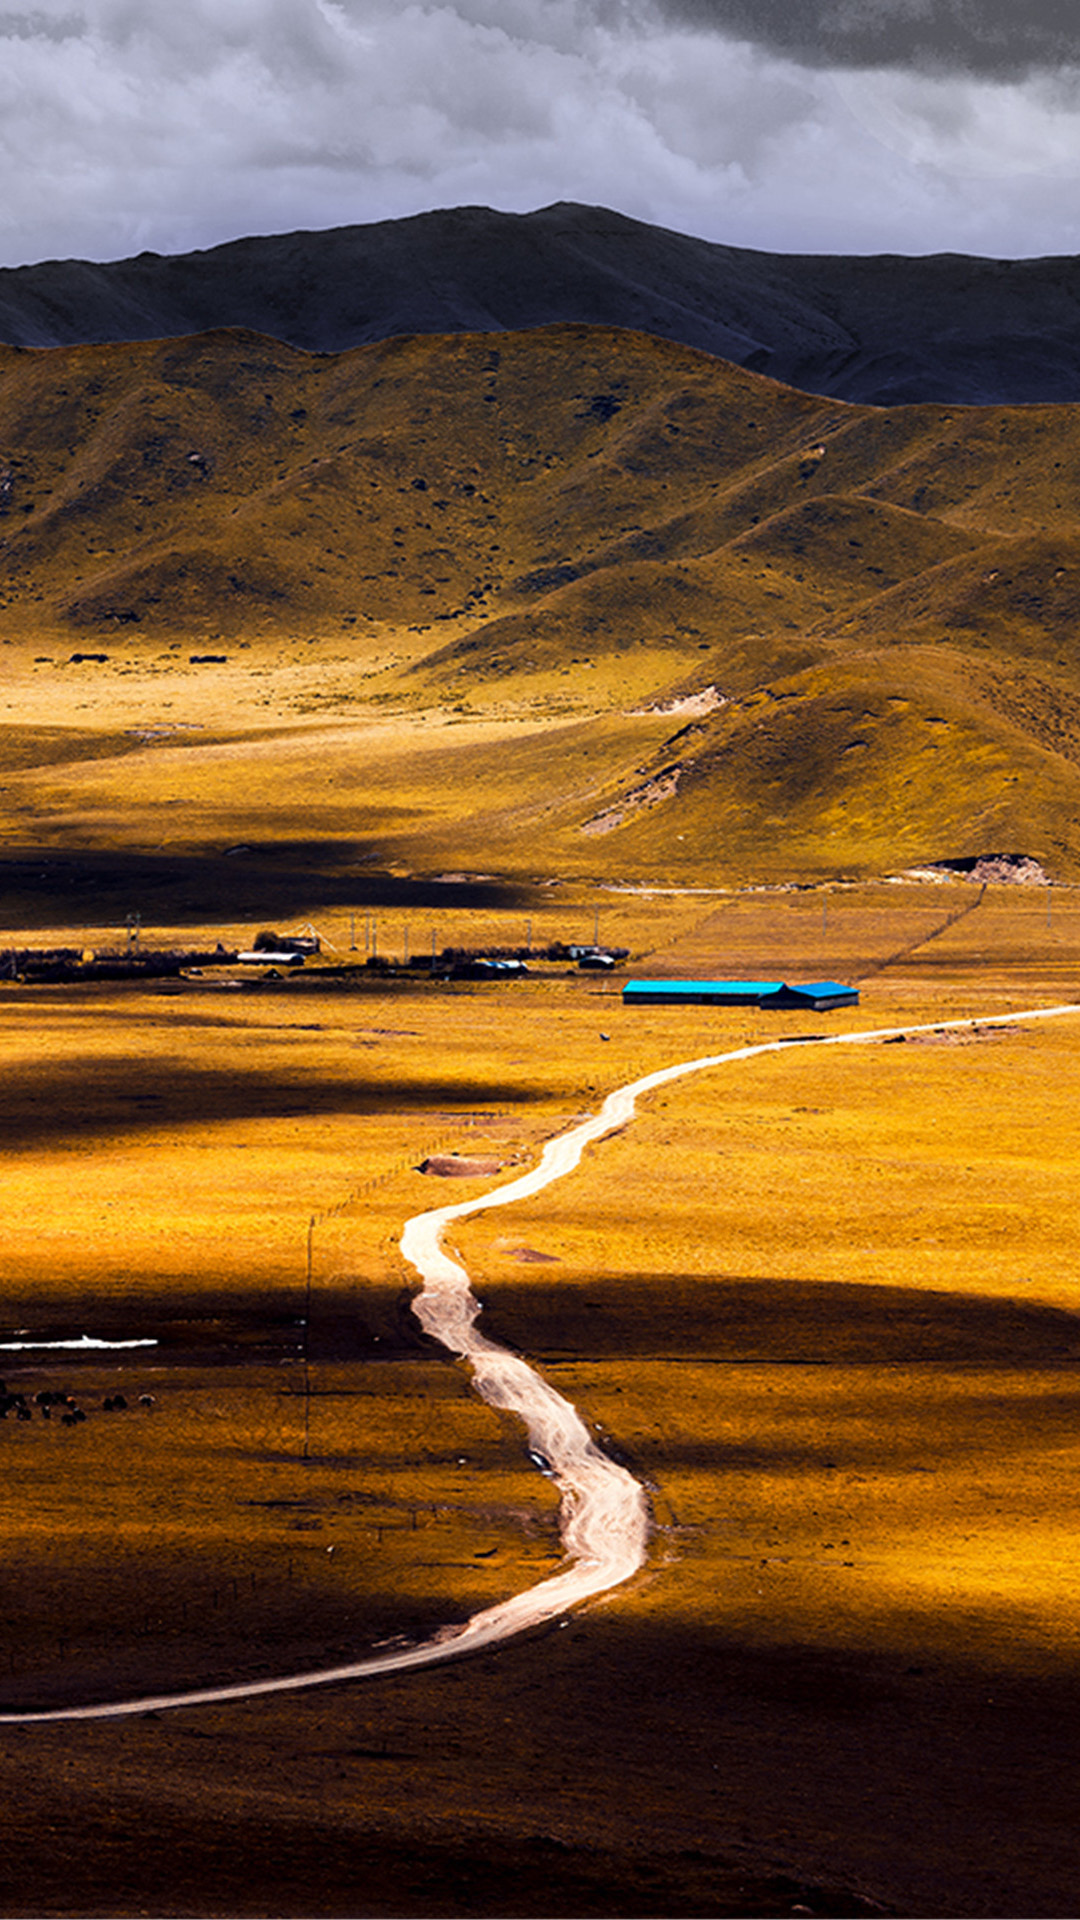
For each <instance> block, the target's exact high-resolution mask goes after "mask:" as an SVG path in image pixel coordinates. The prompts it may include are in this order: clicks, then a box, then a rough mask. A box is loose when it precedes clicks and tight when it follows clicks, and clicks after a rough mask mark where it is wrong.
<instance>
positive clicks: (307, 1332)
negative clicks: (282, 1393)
mask: <svg viewBox="0 0 1080 1920" xmlns="http://www.w3.org/2000/svg"><path fill="white" fill-rule="evenodd" d="M314 1248H315V1215H314V1214H312V1216H311V1218H310V1220H309V1221H308V1230H307V1281H306V1284H305V1287H304V1459H305V1460H306V1459H307V1457H308V1443H309V1441H310V1438H311V1269H312V1265H313V1255H314Z"/></svg>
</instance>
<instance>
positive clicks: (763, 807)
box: [0, 327, 1080, 883]
mask: <svg viewBox="0 0 1080 1920" xmlns="http://www.w3.org/2000/svg"><path fill="white" fill-rule="evenodd" d="M1078 476H1080V415H1078V414H1077V412H1076V410H1075V409H1073V408H1071V407H1054V406H1045V407H1023V408H1007V407H993V408H963V407H946V406H939V405H922V406H908V407H894V408H889V409H887V410H885V409H880V408H874V407H865V406H854V405H848V404H845V403H843V402H839V401H836V400H826V399H818V398H814V397H812V396H810V395H807V394H805V393H803V392H800V391H796V390H793V389H791V388H787V387H783V386H780V385H778V384H776V383H775V382H773V381H771V380H768V379H766V378H764V377H762V376H760V375H756V374H753V373H750V372H747V371H746V370H744V369H740V368H737V367H735V366H732V365H730V364H728V363H725V362H722V361H718V360H716V359H714V358H712V357H710V356H708V355H705V354H702V353H696V352H694V351H692V350H690V349H687V348H684V347H679V346H674V345H671V344H669V343H666V342H661V341H657V340H655V339H648V338H646V337H644V336H642V335H639V334H633V333H625V332H619V331H608V330H603V329H599V328H594V327H551V328H546V329H540V330H533V331H529V332H526V333H519V334H504V335H501V336H499V337H493V336H491V335H478V334H460V335H455V336H448V337H416V338H406V339H396V340H392V341H386V342H382V343H379V344H376V345H373V346H370V347H366V348H359V349H355V350H353V351H350V352H348V353H344V354H341V355H337V356H326V355H309V354H306V353H303V352H299V351H296V350H293V349H290V348H288V347H285V346H282V345H280V344H278V343H276V342H274V341H271V340H269V339H267V338H265V337H260V336H257V335H253V334H246V333H243V332H233V331H224V332H219V333H214V334H208V335H202V336H198V337H195V338H191V339H186V340H180V341H167V342H149V343H143V344H136V345H127V346H123V347H118V346H98V347H81V348H73V349H69V350H62V351H61V350H58V351H55V352H50V353H40V352H35V351H27V350H21V349H17V348H6V349H2V350H0V551H2V554H3V586H2V604H0V642H2V644H3V649H4V652H3V655H2V656H0V657H2V658H3V659H4V661H5V663H6V679H7V682H8V687H9V693H8V709H7V714H6V716H4V717H5V718H6V721H7V725H6V728H5V730H4V734H3V741H2V751H3V753H4V756H5V766H6V767H7V771H6V772H4V775H3V778H4V781H5V782H6V783H7V784H6V786H5V789H4V792H3V793H2V794H0V803H2V804H4V805H6V807H7V809H8V813H7V819H6V823H5V824H6V831H7V837H8V839H9V841H11V840H12V839H13V838H14V839H16V840H27V839H28V836H30V837H31V838H32V840H33V844H35V845H36V844H39V843H42V842H47V843H48V844H53V845H55V844H57V843H58V842H66V839H69V838H70V836H71V834H72V833H74V834H76V836H77V837H79V838H80V844H86V845H101V844H112V841H113V840H114V839H115V838H116V837H117V836H119V837H120V838H121V839H123V840H125V841H126V842H129V843H133V844H134V843H137V844H146V842H147V835H148V834H149V833H151V832H152V833H153V834H154V835H155V836H156V841H159V840H160V837H161V836H160V829H159V824H158V823H159V821H160V815H159V813H158V812H157V809H158V808H159V807H160V805H161V804H162V802H163V799H165V798H166V797H168V799H169V800H170V801H171V803H172V805H173V807H174V808H176V809H178V811H174V813H173V814H172V815H171V816H170V820H171V826H170V844H178V843H179V842H180V841H182V840H185V836H186V840H187V841H188V842H190V844H191V845H192V846H193V847H195V846H198V847H204V848H213V847H219V846H220V845H221V844H222V843H223V842H224V843H225V844H226V845H227V844H228V841H229V839H230V838H232V839H236V838H239V837H244V838H250V837H252V836H253V835H256V836H257V835H262V836H266V835H267V834H274V835H276V836H278V837H280V836H282V835H284V836H286V837H288V836H289V835H290V834H291V835H292V837H294V838H295V837H296V834H297V830H298V829H297V822H298V820H299V819H301V818H302V822H303V826H304V830H305V831H307V832H316V831H317V832H318V834H319V835H320V836H321V838H322V840H323V841H324V842H325V843H326V844H327V845H330V846H332V845H335V844H338V843H340V844H341V845H342V846H344V845H345V844H346V843H348V848H349V858H350V859H363V860H366V861H368V862H372V861H374V862H378V863H380V864H383V865H389V866H395V867H396V868H397V869H398V870H410V871H429V872H434V871H437V870H438V869H440V868H441V867H444V866H447V865H453V866H463V867H468V868H480V869H482V870H488V869H494V868H497V869H498V870H499V871H505V872H508V873H516V874H526V873H527V874H534V873H540V872H544V873H555V874H557V873H568V874H570V873H576V874H580V875H594V876H604V875H607V876H615V877H620V876H621V877H631V878H633V877H638V878H641V877H647V876H650V875H656V874H658V873H661V872H663V873H667V874H670V875H671V876H672V877H673V878H675V879H682V880H685V881H687V882H688V883H689V882H692V881H695V880H697V881H700V880H701V879H702V878H703V877H708V878H712V879H717V878H719V879H723V878H729V877H735V878H738V877H768V876H769V875H770V874H779V873H783V874H784V875H786V876H789V877H790V876H799V875H802V876H803V877H807V878H815V877H821V876H826V875H829V874H832V873H836V872H863V873H866V872H875V871H881V870H883V869H886V868H888V867H889V866H895V865H898V864H904V863H912V862H918V861H924V860H928V859H934V858H958V857H966V856H974V855H977V854H980V853H985V852H989V851H1002V850H1016V851H1023V852H1025V853H1029V854H1032V855H1034V856H1035V857H1036V858H1038V859H1040V860H1042V861H1043V862H1044V864H1045V865H1046V866H1047V867H1048V868H1049V869H1050V870H1051V872H1053V873H1054V874H1055V875H1058V876H1061V877H1064V876H1066V875H1068V874H1072V873H1074V872H1075V870H1076V868H1077V866H1078V865H1080V710H1078V707H1077V693H1078V685H1080V661H1078V658H1077V648H1076V640H1075V635H1076V632H1077V627H1078V624H1080V564H1078V563H1080V551H1078V539H1080V485H1078ZM155 717H156V719H157V720H158V721H160V722H161V723H162V725H163V727H164V729H165V733H166V734H168V736H169V737H168V739H164V738H163V737H162V736H161V735H160V734H154V730H153V726H152V724H150V723H152V722H153V721H154V719H155ZM139 721H145V722H147V723H148V725H144V726H142V727H140V725H139V724H137V723H138V722H139ZM185 728H189V730H188V731H185ZM151 736H153V737H151ZM261 782H266V783H267V784H266V785H264V786H262V787H261V788H260V783H261ZM257 788H258V789H259V794H258V798H256V789H257ZM156 841H155V843H156ZM28 843H29V841H28Z"/></svg>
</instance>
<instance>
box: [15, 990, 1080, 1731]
mask: <svg viewBox="0 0 1080 1920" xmlns="http://www.w3.org/2000/svg"><path fill="white" fill-rule="evenodd" d="M1075 1013H1080V1005H1073V1004H1069V1005H1063V1006H1056V1007H1038V1008H1028V1009H1025V1010H1024V1011H1023V1012H1019V1013H1005V1014H989V1015H988V1014H983V1015H978V1016H975V1017H973V1018H968V1019H963V1020H944V1021H941V1020H938V1021H927V1022H923V1023H922V1024H920V1025H917V1026H905V1027H879V1028H875V1029H871V1030H869V1031H867V1032H862V1033H835V1034H821V1035H818V1034H815V1035H814V1036H813V1037H812V1039H811V1038H809V1037H808V1038H807V1040H805V1041H798V1040H795V1039H791V1038H788V1039H781V1040H767V1041H763V1042H760V1043H759V1044H757V1045H755V1046H748V1047H737V1048H735V1049H733V1050H732V1051H731V1052H728V1053H715V1054H707V1055H705V1056H703V1057H702V1058H700V1059H697V1060H683V1061H679V1062H677V1063H676V1064H675V1065H674V1066H669V1067H660V1068H658V1069H657V1071H656V1072H655V1073H648V1074H644V1075H643V1076H642V1077H641V1079H638V1080H634V1081H631V1082H630V1083H629V1084H628V1085H627V1086H625V1087H617V1088H616V1089H615V1091H614V1092H613V1093H609V1094H608V1096H607V1099H606V1100H605V1101H604V1103H603V1105H602V1107H601V1108H600V1111H599V1113H597V1114H594V1115H593V1116H592V1117H591V1118H590V1119H588V1120H584V1121H582V1122H581V1123H580V1124H579V1125H577V1126H576V1127H571V1128H570V1130H569V1131H568V1132H567V1133H564V1134H560V1135H559V1136H558V1137H557V1138H556V1139H554V1140H549V1141H548V1143H547V1145H546V1147H545V1148H544V1150H543V1153H542V1155H541V1157H540V1160H539V1162H538V1164H537V1165H536V1166H535V1167H534V1168H532V1169H531V1170H530V1172H528V1173H525V1174H522V1175H521V1176H520V1178H519V1179H517V1180H512V1181H510V1182H508V1184H507V1185H506V1186H504V1187H497V1188H496V1189H495V1190H494V1192H491V1193H486V1194H481V1195H479V1196H478V1197H475V1198H473V1199H471V1200H462V1201H458V1202H457V1203H456V1204H452V1205H450V1206H446V1207H437V1208H435V1209H434V1210H433V1211H431V1212H428V1213H419V1214H415V1215H414V1216H413V1218H412V1219H411V1220H409V1221H407V1222H406V1225H405V1228H404V1231H403V1233H402V1236H401V1250H402V1253H403V1254H404V1256H405V1258H406V1260H407V1261H408V1262H409V1264H410V1265H411V1266H412V1267H414V1268H415V1269H416V1271H417V1272H418V1273H419V1274H420V1276H421V1279H422V1281H423V1286H422V1288H421V1290H420V1292H419V1293H418V1294H417V1296H416V1299H415V1300H414V1302H413V1311H414V1312H415V1313H416V1315H417V1318H418V1319H419V1320H420V1322H421V1324H422V1325H423V1326H424V1328H425V1329H426V1331H427V1332H429V1333H431V1334H432V1335H433V1336H434V1337H435V1338H436V1339H437V1340H439V1341H441V1342H442V1344H443V1345H444V1346H445V1347H447V1348H448V1350H449V1351H450V1352H451V1353H453V1354H454V1355H455V1356H457V1357H458V1358H460V1359H463V1360H465V1361H467V1362H468V1364H469V1365H470V1366H471V1368H472V1370H473V1380H474V1383H475V1385H476V1387H477V1390H478V1392H479V1393H480V1394H481V1396H482V1398H483V1399H485V1400H486V1401H487V1402H488V1403H489V1405H491V1406H495V1407H500V1408H503V1409H505V1410H507V1411H509V1412H512V1413H515V1414H517V1415H518V1416H519V1417H520V1418H521V1419H522V1421H523V1422H524V1424H525V1428H526V1432H527V1434H528V1443H529V1446H530V1448H531V1449H532V1450H533V1451H534V1452H536V1453H540V1454H542V1455H543V1456H544V1458H545V1459H546V1460H547V1462H548V1463H549V1466H550V1471H551V1474H552V1477H553V1478H554V1479H555V1480H556V1481H557V1483H558V1485H559V1488H560V1492H561V1496H562V1506H561V1515H560V1519H561V1530H562V1540H563V1546H564V1548H565V1550H566V1557H567V1565H566V1566H565V1567H564V1569H563V1570H562V1571H561V1572H560V1573H557V1574H555V1575H553V1576H552V1578H551V1579H549V1580H543V1581H541V1582H540V1583H539V1585H538V1586H535V1587H529V1588H526V1590H525V1591H524V1592H523V1593H518V1594H514V1595H513V1596H512V1598H510V1599H509V1600H503V1601H500V1602H499V1603H498V1604H497V1605H496V1606H493V1607H485V1608H484V1609H483V1610H482V1611H481V1612H480V1613H474V1614H473V1615H472V1616H471V1618H470V1619H468V1620H466V1621H465V1622H463V1623H462V1624H461V1625H457V1626H448V1627H442V1628H440V1629H439V1630H438V1632H437V1633H435V1634H434V1635H433V1636H432V1637H431V1639H429V1640H425V1641H422V1642H420V1643H418V1644H417V1645H415V1646H411V1647H409V1646H407V1647H396V1648H393V1649H387V1650H386V1651H385V1652H382V1653H372V1654H368V1655H366V1656H365V1657H364V1658H363V1659H360V1660H354V1661H350V1662H348V1663H346V1664H344V1665H342V1666H336V1667H318V1668H315V1669H312V1670H310V1671H308V1672H304V1673H292V1674H285V1675H283V1676H281V1677H280V1678H278V1679H274V1680H241V1681H238V1682H236V1683H235V1684H234V1685H232V1686H216V1687H199V1688H192V1689H188V1690H187V1691H185V1692H181V1693H158V1694H142V1695H140V1696H139V1697H138V1698H136V1699H128V1700H111V1701H104V1702H96V1703H93V1704H90V1705H86V1706H75V1707H54V1708H50V1709H47V1710H45V1711H41V1712H35V1713H30V1712H16V1713H0V1726H33V1725H38V1724H41V1723H45V1722H50V1721H57V1720H109V1719H120V1718H123V1717H124V1716H125V1715H129V1714H136V1713H151V1712H152V1713H160V1712H162V1711H164V1710H165V1709H167V1708H173V1707H198V1706H217V1705H221V1704H223V1703H224V1702H227V1701H230V1700H253V1699H257V1698H258V1697H259V1696H260V1695H262V1694H271V1693H293V1692H298V1691H299V1690H300V1689H302V1688H307V1687H320V1686H330V1685H333V1684H334V1683H335V1682H338V1681H345V1680H366V1679H371V1678H374V1677H375V1676H377V1675H380V1674H389V1673H407V1672H409V1671H410V1670H411V1669H413V1668H418V1667H429V1666H434V1665H436V1664H437V1663H439V1662H441V1661H444V1660H452V1659H457V1658H459V1657H460V1656H461V1655H463V1654H466V1653H473V1652H476V1651H478V1650H479V1649H480V1648H482V1647H489V1646H493V1645H495V1644H497V1643H499V1642H502V1641H504V1640H509V1639H511V1638H513V1636H514V1635H516V1634H519V1633H523V1632H524V1631H525V1630H526V1629H527V1628H530V1627H536V1626H540V1625H542V1624H543V1623H544V1622H545V1621H548V1620H551V1619H553V1618H554V1617H555V1616H556V1615H558V1614H561V1613H564V1612H565V1611H566V1610H567V1608H569V1607H572V1606H576V1605H579V1604H580V1603H581V1602H582V1601H583V1600H587V1599H590V1598H591V1597H592V1596H593V1595H595V1594H598V1593H603V1592H606V1591H607V1590H608V1589H610V1588H612V1587H616V1586H619V1585H621V1584H622V1582H623V1581H625V1580H628V1579H629V1578H630V1577H631V1575H632V1574H634V1573H636V1571H637V1570H638V1568H639V1567H640V1566H641V1565H642V1564H643V1562H644V1559H645V1555H646V1551H647V1545H648V1532H649V1515H648V1506H647V1503H646V1499H645V1494H644V1490H643V1489H642V1487H641V1486H640V1485H639V1483H638V1482H637V1481H636V1480H635V1479H634V1478H633V1476H632V1475H631V1474H629V1473H627V1472H626V1470H625V1468H623V1467H620V1466H618V1465H616V1463H615V1462H614V1461H613V1460H611V1459H609V1458H608V1457H607V1455H606V1454H604V1453H602V1452H601V1450H600V1449H599V1448H598V1447H597V1446H596V1445H595V1443H594V1442H593V1440H592V1439H591V1438H590V1436H589V1433H588V1430H587V1428H586V1426H585V1424H584V1422H583V1421H582V1419H581V1417H580V1415H579V1414H578V1413H577V1412H576V1411H575V1409H574V1408H573V1407H572V1406H571V1405H570V1402H569V1401H568V1400H564V1399H563V1397H562V1395H561V1394H558V1393H556V1392H555V1390H554V1388H553V1387H551V1386H549V1385H548V1384H547V1382H546V1381H545V1380H543V1379H541V1377H540V1376H539V1374H537V1373H535V1372H534V1371H533V1369H532V1368H531V1367H530V1366H528V1365H527V1364H526V1362H525V1361H524V1360H522V1359H520V1358H519V1357H518V1356H517V1355H516V1354H511V1353H507V1352H506V1350H505V1349H504V1348H502V1347H500V1346H498V1345H497V1344H496V1343H495V1342H494V1341H491V1340H488V1339H487V1338H486V1337H485V1336H484V1335H483V1334H481V1333H479V1332H477V1330H476V1325H475V1323H476V1320H477V1317H478V1315H479V1313H480V1304H479V1302H478V1301H477V1299H476V1298H475V1295H474V1294H473V1293H472V1291H471V1289H470V1286H469V1277H468V1274H467V1273H466V1271H465V1269H464V1267H462V1266H461V1265H460V1264H459V1263H458V1262H457V1261H456V1260H454V1259H453V1258H452V1257H451V1256H450V1255H449V1254H448V1253H447V1252H446V1251H445V1249H444V1247H443V1245H442V1236H443V1233H444V1232H445V1230H446V1228H447V1227H448V1226H449V1225H450V1223H451V1222H452V1221H454V1220H461V1219H464V1218H465V1216H466V1215H467V1214H470V1213H479V1212H481V1211H484V1210H486V1209H487V1208H489V1207H505V1206H510V1205H511V1204H512V1203H513V1202H514V1201H517V1200H525V1199H529V1198H530V1197H531V1196H532V1195H533V1194H535V1193H539V1192H541V1191H542V1189H543V1188H544V1187H546V1186H549V1185H550V1184H551V1182H552V1181H553V1180H559V1179H561V1178H562V1177H563V1175H564V1174H567V1173H570V1172H571V1171H572V1170H573V1168H574V1167H576V1166H577V1165H578V1162H579V1161H580V1159H581V1156H582V1154H583V1153H584V1151H585V1148H586V1147H587V1146H589V1145H590V1144H591V1143H592V1142H593V1141H596V1140H601V1139H603V1137H604V1135H605V1134H608V1133H611V1132H612V1131H613V1130H614V1129H615V1128H617V1127H622V1126H625V1125H626V1123H627V1121H629V1120H630V1119H632V1117H633V1114H634V1110H635V1107H636V1105H637V1101H638V1100H639V1098H640V1097H641V1095H642V1094H645V1093H652V1092H654V1091H655V1089H656V1088H657V1087H662V1086H666V1085H667V1084H668V1082H669V1081H672V1080H679V1079H682V1078H684V1077H685V1076H686V1075H687V1074H691V1073H702V1072H705V1071H706V1070H707V1069H709V1068H711V1067H721V1066H727V1065H729V1064H731V1063H733V1062H735V1061H739V1060H752V1059H754V1058H755V1057H756V1056H757V1055H758V1054H764V1053H782V1052H783V1051H784V1050H785V1049H786V1048H788V1047H791V1046H793V1045H800V1044H801V1045H815V1046H857V1045H868V1044H871V1043H872V1042H874V1041H882V1040H889V1039H894V1038H899V1037H900V1036H901V1035H903V1036H905V1037H906V1036H907V1035H908V1034H917V1033H940V1032H943V1031H947V1030H949V1029H961V1028H964V1027H975V1026H985V1025H993V1026H1003V1025H1006V1024H1009V1023H1014V1022H1017V1021H1021V1020H1023V1021H1025V1022H1026V1021H1030V1020H1049V1019H1054V1018H1057V1017H1058V1016H1060V1015H1063V1014H1075Z"/></svg>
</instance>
